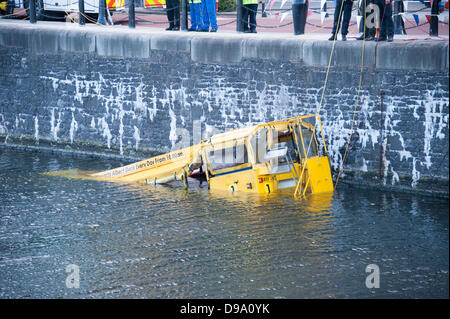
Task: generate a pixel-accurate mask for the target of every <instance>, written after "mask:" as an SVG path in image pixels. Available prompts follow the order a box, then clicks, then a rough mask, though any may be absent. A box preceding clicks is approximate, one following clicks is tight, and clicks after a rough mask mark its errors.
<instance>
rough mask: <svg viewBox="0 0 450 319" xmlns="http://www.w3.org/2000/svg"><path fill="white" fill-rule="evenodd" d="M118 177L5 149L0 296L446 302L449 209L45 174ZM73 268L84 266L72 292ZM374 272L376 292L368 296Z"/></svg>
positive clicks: (0, 184)
mask: <svg viewBox="0 0 450 319" xmlns="http://www.w3.org/2000/svg"><path fill="white" fill-rule="evenodd" d="M114 166H117V163H114V162H108V161H102V160H93V159H73V158H66V157H58V156H54V155H50V154H38V153H27V152H19V151H7V150H0V200H1V203H2V205H1V210H0V269H1V275H0V297H32V298H45V297H57V298H59V297H70V298H72V297H75V298H80V297H88V298H92V297H93V298H117V297H132V298H134V297H135V298H142V297H147V298H203V297H207V298H221V297H225V298H229V297H232V298H353V297H356V298H366V297H367V298H373V297H376V298H380V297H381V298H383V297H388V298H391V297H406V298H436V297H437V298H447V297H448V285H447V283H448V271H447V270H448V213H447V211H448V201H447V200H439V199H429V198H425V197H414V196H411V195H402V194H387V193H384V194H383V193H380V192H371V191H362V190H357V191H355V190H354V189H349V188H345V187H344V186H342V187H341V188H340V189H338V190H337V191H336V193H335V194H334V195H331V196H330V195H328V196H327V195H321V196H311V197H309V198H307V199H306V200H296V199H293V198H292V197H291V196H285V195H279V196H266V197H257V196H241V195H238V196H233V195H231V194H228V193H212V192H211V193H210V192H208V190H207V189H195V190H188V191H185V190H183V189H178V188H176V187H163V186H161V187H159V186H158V187H153V186H141V185H127V184H114V183H107V182H98V181H92V180H80V179H70V178H63V177H61V176H51V175H44V174H41V173H43V172H46V171H49V170H53V169H57V170H72V171H73V170H86V169H92V170H101V169H103V168H111V167H114ZM30 168H31V170H30ZM412 211H413V212H414V213H411V212H412ZM69 264H76V265H78V266H79V267H80V279H81V284H80V288H79V289H78V290H76V291H74V290H69V289H67V288H66V287H65V279H66V276H67V273H66V271H65V269H66V266H67V265H69ZM369 264H377V265H378V266H379V267H380V273H381V276H380V282H381V287H380V288H379V289H378V290H369V289H367V288H365V285H364V283H365V279H366V276H367V273H366V272H365V269H366V266H367V265H369Z"/></svg>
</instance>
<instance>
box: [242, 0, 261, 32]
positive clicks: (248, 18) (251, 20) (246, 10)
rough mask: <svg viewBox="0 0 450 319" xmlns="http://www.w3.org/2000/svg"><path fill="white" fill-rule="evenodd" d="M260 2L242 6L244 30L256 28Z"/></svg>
mask: <svg viewBox="0 0 450 319" xmlns="http://www.w3.org/2000/svg"><path fill="white" fill-rule="evenodd" d="M257 11H258V4H257V3H256V4H246V5H243V6H242V23H243V28H242V31H248V30H249V29H250V30H252V31H253V30H256V13H257Z"/></svg>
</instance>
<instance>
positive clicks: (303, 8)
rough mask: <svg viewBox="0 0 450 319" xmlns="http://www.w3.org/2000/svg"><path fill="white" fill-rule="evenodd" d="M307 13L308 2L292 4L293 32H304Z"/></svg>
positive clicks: (297, 33)
mask: <svg viewBox="0 0 450 319" xmlns="http://www.w3.org/2000/svg"><path fill="white" fill-rule="evenodd" d="M307 15H308V2H307V1H305V3H302V4H298V3H294V4H293V5H292V19H293V20H294V34H295V35H299V34H304V33H305V25H306V17H307Z"/></svg>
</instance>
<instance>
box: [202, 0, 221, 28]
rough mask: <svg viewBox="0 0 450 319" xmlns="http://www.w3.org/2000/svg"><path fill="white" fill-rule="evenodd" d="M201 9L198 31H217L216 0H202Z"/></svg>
mask: <svg viewBox="0 0 450 319" xmlns="http://www.w3.org/2000/svg"><path fill="white" fill-rule="evenodd" d="M202 10H203V13H202V16H203V19H202V20H203V24H202V26H201V27H199V29H198V31H201V32H208V31H210V32H217V17H216V0H202ZM209 27H211V30H210V29H209Z"/></svg>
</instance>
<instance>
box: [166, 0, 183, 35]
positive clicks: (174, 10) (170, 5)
mask: <svg viewBox="0 0 450 319" xmlns="http://www.w3.org/2000/svg"><path fill="white" fill-rule="evenodd" d="M166 14H167V19H168V20H169V27H168V28H167V29H166V31H178V30H180V4H179V0H166Z"/></svg>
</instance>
